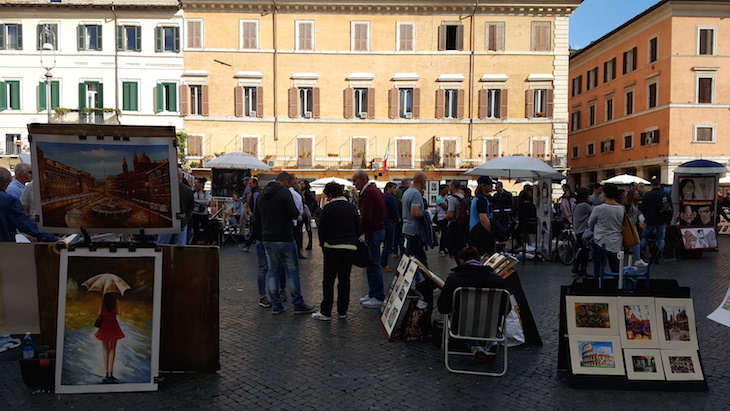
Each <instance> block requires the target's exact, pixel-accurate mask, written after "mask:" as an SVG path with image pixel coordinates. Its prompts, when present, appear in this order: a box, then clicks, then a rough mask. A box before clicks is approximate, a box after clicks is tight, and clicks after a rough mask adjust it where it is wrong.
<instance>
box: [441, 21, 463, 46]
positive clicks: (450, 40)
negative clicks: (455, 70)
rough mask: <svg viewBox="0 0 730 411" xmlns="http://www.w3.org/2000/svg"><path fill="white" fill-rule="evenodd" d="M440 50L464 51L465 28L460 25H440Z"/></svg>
mask: <svg viewBox="0 0 730 411" xmlns="http://www.w3.org/2000/svg"><path fill="white" fill-rule="evenodd" d="M439 50H464V26H463V25H461V24H459V23H447V24H442V25H440V26H439Z"/></svg>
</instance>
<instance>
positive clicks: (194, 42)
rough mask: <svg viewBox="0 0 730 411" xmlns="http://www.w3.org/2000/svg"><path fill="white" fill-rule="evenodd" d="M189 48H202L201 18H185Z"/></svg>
mask: <svg viewBox="0 0 730 411" xmlns="http://www.w3.org/2000/svg"><path fill="white" fill-rule="evenodd" d="M187 23H188V25H187V27H188V31H187V39H188V48H189V49H202V48H203V20H187Z"/></svg>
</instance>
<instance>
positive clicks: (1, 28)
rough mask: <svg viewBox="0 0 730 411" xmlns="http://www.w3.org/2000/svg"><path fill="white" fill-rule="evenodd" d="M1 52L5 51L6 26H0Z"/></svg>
mask: <svg viewBox="0 0 730 411" xmlns="http://www.w3.org/2000/svg"><path fill="white" fill-rule="evenodd" d="M0 50H5V25H4V24H0Z"/></svg>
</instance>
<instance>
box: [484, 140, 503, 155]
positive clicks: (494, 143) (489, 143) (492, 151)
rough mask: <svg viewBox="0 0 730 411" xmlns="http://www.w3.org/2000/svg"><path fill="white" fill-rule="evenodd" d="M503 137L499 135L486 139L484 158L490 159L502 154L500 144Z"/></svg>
mask: <svg viewBox="0 0 730 411" xmlns="http://www.w3.org/2000/svg"><path fill="white" fill-rule="evenodd" d="M500 141H501V139H500V138H499V137H493V138H486V139H484V160H485V161H486V160H490V159H493V158H497V157H499V156H500V152H501V151H500V149H499V144H500Z"/></svg>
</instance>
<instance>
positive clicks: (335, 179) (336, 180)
mask: <svg viewBox="0 0 730 411" xmlns="http://www.w3.org/2000/svg"><path fill="white" fill-rule="evenodd" d="M327 183H337V184H340V185H343V186H345V187H354V184H352V181H348V180H345V179H344V178H339V177H324V178H319V179H317V180H314V181H312V182H311V183H309V185H310V186H312V188H324V186H326V185H327Z"/></svg>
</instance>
